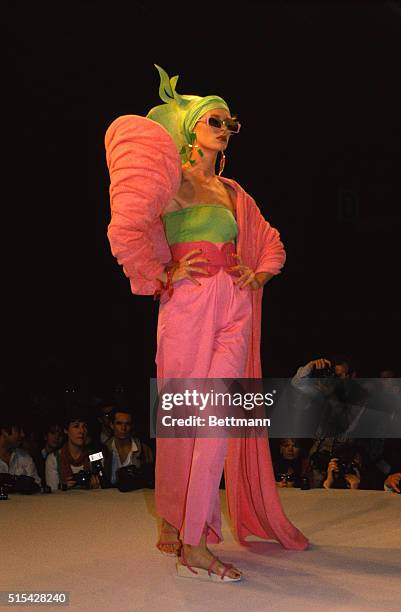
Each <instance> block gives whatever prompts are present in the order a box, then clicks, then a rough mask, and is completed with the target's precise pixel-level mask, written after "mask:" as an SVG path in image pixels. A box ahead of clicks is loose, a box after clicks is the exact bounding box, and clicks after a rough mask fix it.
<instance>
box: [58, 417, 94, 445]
mask: <svg viewBox="0 0 401 612" xmlns="http://www.w3.org/2000/svg"><path fill="white" fill-rule="evenodd" d="M64 431H65V433H66V434H67V436H68V439H69V441H70V442H71V443H72V444H75V446H84V445H85V444H86V442H87V438H88V426H87V424H86V423H85V422H84V421H73V422H72V423H70V424H69V426H68V429H65V430H64Z"/></svg>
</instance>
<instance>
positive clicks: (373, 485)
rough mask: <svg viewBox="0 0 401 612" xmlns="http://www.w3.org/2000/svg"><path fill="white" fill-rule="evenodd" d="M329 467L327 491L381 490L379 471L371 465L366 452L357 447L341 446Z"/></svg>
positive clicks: (326, 482) (325, 481) (325, 485)
mask: <svg viewBox="0 0 401 612" xmlns="http://www.w3.org/2000/svg"><path fill="white" fill-rule="evenodd" d="M333 455H334V456H332V457H331V458H330V461H329V464H328V466H327V476H326V478H325V480H324V482H323V487H324V488H325V489H368V490H377V489H380V488H381V487H380V473H379V470H378V469H377V468H376V467H375V466H374V465H373V464H371V462H370V461H369V459H368V455H367V452H366V450H365V449H364V448H363V447H360V446H356V445H348V446H339V447H337V448H336V449H335V451H334V453H333Z"/></svg>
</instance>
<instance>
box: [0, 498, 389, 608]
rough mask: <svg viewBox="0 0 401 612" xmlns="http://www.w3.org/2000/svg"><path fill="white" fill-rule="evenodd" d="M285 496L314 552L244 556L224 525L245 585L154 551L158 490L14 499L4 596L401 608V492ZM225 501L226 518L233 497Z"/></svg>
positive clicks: (0, 519) (80, 603)
mask: <svg viewBox="0 0 401 612" xmlns="http://www.w3.org/2000/svg"><path fill="white" fill-rule="evenodd" d="M280 495H281V499H282V502H283V505H284V508H285V510H286V512H287V514H288V515H289V517H290V518H291V519H292V520H293V521H294V522H295V524H296V525H297V526H298V527H299V528H300V529H301V530H302V531H303V532H304V533H305V535H307V536H308V537H309V539H310V541H311V548H310V549H309V550H308V551H305V552H292V551H286V550H284V549H282V548H281V546H280V545H279V544H277V543H273V542H253V543H252V544H251V545H250V546H249V547H248V548H244V547H241V546H239V545H238V544H236V543H235V541H234V540H233V537H232V534H231V531H230V527H229V523H228V521H227V518H226V516H224V519H223V521H224V530H223V531H224V537H225V542H224V543H223V544H220V545H219V546H216V547H212V548H215V549H217V550H218V554H219V556H220V557H221V558H222V559H223V560H224V561H228V562H233V563H235V564H236V565H237V566H238V567H239V568H240V569H242V570H243V572H244V580H243V581H242V582H241V583H236V584H215V583H211V584H209V583H204V582H200V581H196V580H189V579H185V578H178V577H177V576H176V573H175V564H174V559H172V558H170V557H166V556H163V555H161V554H160V553H159V552H158V550H157V549H156V548H155V546H154V543H155V541H156V539H157V530H156V518H155V514H154V493H153V491H150V490H145V491H134V492H131V493H120V492H119V491H118V490H116V489H109V490H97V491H68V492H65V493H62V492H59V493H55V494H51V495H35V496H32V497H29V496H21V495H13V496H10V499H9V500H8V501H4V502H0V534H1V550H0V590H1V591H25V592H27V591H36V592H37V591H47V592H48V591H57V590H62V591H69V592H70V605H69V608H68V609H70V610H87V611H91V610H99V611H103V610H105V611H106V610H107V611H109V612H117V611H124V612H125V611H127V612H128V611H146V612H148V611H153V610H155V611H156V610H157V611H161V612H169V611H173V610H174V611H177V610H179V611H181V610H182V611H190V610H196V611H203V610H213V611H214V610H216V611H217V610H224V612H232V611H236V610H246V611H247V612H250V611H253V610H264V611H268V612H276V611H282V612H298V611H302V612H312V611H315V610H316V611H317V610H319V612H321V611H330V612H331V611H333V612H334V611H336V612H339V611H345V610H347V611H352V612H359V611H361V612H362V611H364V612H366V611H373V610H374V611H390V610H392V611H395V610H397V611H398V612H399V611H400V610H401V495H396V494H392V493H385V492H380V491H326V490H311V491H301V490H299V489H284V490H283V489H282V490H280ZM222 502H223V503H222V507H223V508H224V511H225V500H224V492H222ZM30 607H32V606H30ZM35 607H36V606H35ZM1 609H4V610H15V609H16V607H3V608H1ZM25 609H26V608H25ZM41 609H44V608H41ZM47 609H51V610H53V609H54V610H56V609H62V608H61V607H60V608H56V607H53V606H51V607H47ZM64 609H65V608H64Z"/></svg>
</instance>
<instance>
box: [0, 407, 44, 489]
mask: <svg viewBox="0 0 401 612" xmlns="http://www.w3.org/2000/svg"><path fill="white" fill-rule="evenodd" d="M23 438H24V430H23V428H22V426H21V422H18V419H17V418H16V417H14V416H13V414H12V411H11V410H10V414H9V415H8V416H7V415H2V416H0V474H10V475H12V476H30V477H31V478H33V479H34V481H35V483H36V484H37V485H39V486H40V485H41V480H40V476H39V474H38V471H37V469H36V466H35V463H34V461H33V459H32V457H31V456H30V455H29V453H28V452H27V451H26V450H23V449H21V448H19V446H20V445H21V443H22V441H23Z"/></svg>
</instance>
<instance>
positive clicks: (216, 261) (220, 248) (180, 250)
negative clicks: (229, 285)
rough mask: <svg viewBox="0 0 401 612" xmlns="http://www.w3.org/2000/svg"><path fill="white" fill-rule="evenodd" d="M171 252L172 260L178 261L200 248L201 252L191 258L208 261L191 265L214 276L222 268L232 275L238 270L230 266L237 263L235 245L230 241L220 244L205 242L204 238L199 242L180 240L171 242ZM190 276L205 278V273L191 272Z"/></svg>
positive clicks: (236, 273)
mask: <svg viewBox="0 0 401 612" xmlns="http://www.w3.org/2000/svg"><path fill="white" fill-rule="evenodd" d="M170 249H171V253H172V255H173V259H174V261H179V260H180V259H181V258H182V257H184V255H186V254H187V253H189V252H190V251H193V250H195V249H202V253H196V254H195V255H194V256H193V257H191V259H195V258H197V257H205V258H206V259H208V260H209V263H204V262H195V263H193V266H196V267H199V268H202V269H204V270H207V272H209V276H214V275H215V274H217V272H218V271H219V270H220V269H221V268H223V269H224V271H225V272H227V274H231V275H232V276H238V271H237V270H235V271H234V272H232V271H231V270H230V268H232V266H235V265H237V263H238V262H237V258H236V257H234V255H235V245H234V243H232V242H225V243H224V244H222V245H217V244H214V243H213V242H207V241H206V240H200V241H199V242H182V243H177V244H173V245H172V246H171V247H170ZM191 276H193V277H200V276H202V277H203V278H205V274H201V273H200V272H192V273H191Z"/></svg>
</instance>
